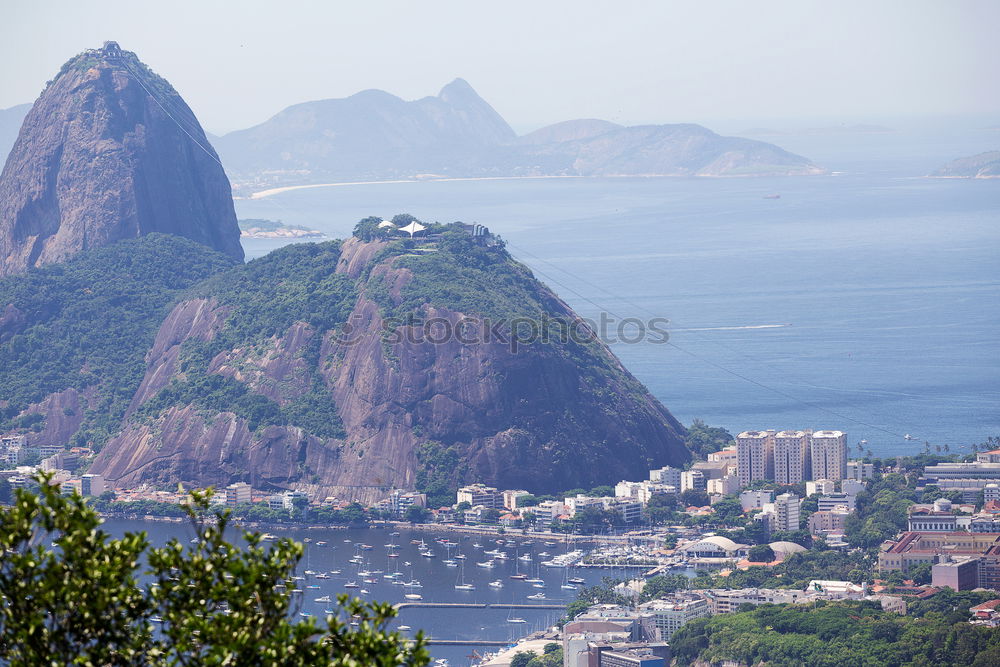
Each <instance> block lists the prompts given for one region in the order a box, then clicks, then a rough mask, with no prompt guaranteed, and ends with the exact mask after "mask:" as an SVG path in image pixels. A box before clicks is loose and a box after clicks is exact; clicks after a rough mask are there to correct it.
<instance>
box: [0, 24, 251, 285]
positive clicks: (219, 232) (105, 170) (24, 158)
mask: <svg viewBox="0 0 1000 667" xmlns="http://www.w3.org/2000/svg"><path fill="white" fill-rule="evenodd" d="M152 232H161V233H166V234H175V235H178V236H183V237H186V238H189V239H191V240H193V241H197V242H199V243H202V244H204V245H207V246H209V247H211V248H213V249H215V250H218V251H220V252H223V253H225V254H226V255H228V256H230V257H232V258H234V259H240V260H242V259H243V250H242V247H241V246H240V242H239V227H238V225H237V223H236V212H235V210H234V208H233V203H232V192H231V189H230V185H229V180H228V179H227V178H226V174H225V172H224V171H223V169H222V165H221V163H220V162H219V158H218V156H217V155H216V153H215V150H214V149H213V148H212V146H211V144H210V143H209V142H208V138H207V137H206V136H205V132H204V131H203V130H202V128H201V125H200V124H199V123H198V119H197V118H196V117H195V115H194V113H192V111H191V109H190V108H189V107H188V106H187V104H186V103H185V102H184V100H183V99H182V98H181V97H180V95H178V94H177V91H176V90H174V88H173V87H172V86H171V85H170V84H169V83H168V82H167V81H166V80H165V79H163V78H162V77H160V76H158V75H157V74H156V73H154V72H153V71H152V70H151V69H149V68H148V67H147V66H146V65H145V64H144V63H142V61H140V60H139V58H138V57H137V56H136V54H134V53H132V52H131V51H124V50H122V49H121V48H120V47H119V46H118V44H117V43H116V42H106V43H105V44H104V46H103V47H102V48H100V49H89V50H87V51H84V52H83V53H80V54H78V55H76V56H74V57H73V58H70V59H69V60H68V61H67V62H66V64H64V65H63V66H62V68H61V69H60V70H59V72H58V74H57V75H56V76H55V77H54V78H53V79H52V80H51V81H50V82H49V83H48V85H46V87H45V90H44V91H42V94H41V95H40V96H39V98H38V100H36V101H35V103H34V105H33V106H32V108H31V110H30V111H29V112H28V114H27V116H26V117H25V119H24V122H23V124H22V125H21V130H20V132H19V134H18V138H17V141H16V142H15V144H14V148H13V149H12V150H11V152H10V155H9V156H8V158H7V162H6V165H5V166H4V169H3V173H2V174H0V275H10V274H15V273H21V272H24V271H26V270H28V269H29V268H32V267H36V266H41V265H43V264H48V263H52V262H60V261H63V260H65V259H67V258H69V257H71V256H72V255H75V254H76V253H78V252H81V251H84V250H88V249H91V248H95V247H100V246H105V245H108V244H110V243H114V242H115V241H119V240H121V239H125V238H134V237H137V236H142V235H145V234H149V233H152Z"/></svg>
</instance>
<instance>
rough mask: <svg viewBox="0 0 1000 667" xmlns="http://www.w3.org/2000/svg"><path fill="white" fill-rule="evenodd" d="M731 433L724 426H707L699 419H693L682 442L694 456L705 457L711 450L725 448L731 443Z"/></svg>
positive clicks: (715, 450)
mask: <svg viewBox="0 0 1000 667" xmlns="http://www.w3.org/2000/svg"><path fill="white" fill-rule="evenodd" d="M733 441H734V440H733V434H732V433H730V432H729V431H727V430H726V429H724V428H719V427H717V426H709V425H707V424H706V423H705V422H703V421H702V420H700V419H695V420H694V422H693V423H692V424H691V426H690V428H688V432H687V437H686V438H685V439H684V444H686V445H687V446H688V449H690V450H691V451H692V452H693V453H694V454H695V456H697V457H698V458H700V459H704V458H706V457H707V456H708V455H709V454H711V453H712V452H717V451H719V450H720V449H725V448H726V447H728V446H729V445H731V444H732V443H733Z"/></svg>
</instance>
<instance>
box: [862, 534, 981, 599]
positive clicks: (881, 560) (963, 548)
mask: <svg viewBox="0 0 1000 667" xmlns="http://www.w3.org/2000/svg"><path fill="white" fill-rule="evenodd" d="M958 557H969V558H975V559H976V560H977V561H978V565H977V577H978V582H977V586H979V587H982V588H994V589H995V588H997V586H1000V533H968V532H955V533H918V532H911V531H907V532H905V533H903V534H902V536H900V538H899V539H898V540H896V541H895V542H891V543H888V544H886V545H884V546H883V547H882V551H881V552H880V553H879V556H878V567H879V571H880V572H892V571H895V570H899V571H901V572H904V573H906V572H908V571H909V570H910V568H911V567H913V566H914V565H917V564H920V563H929V564H931V565H932V566H933V565H934V564H935V563H944V562H948V561H949V560H955V559H957V558H958ZM932 571H933V570H932ZM955 576H958V575H955Z"/></svg>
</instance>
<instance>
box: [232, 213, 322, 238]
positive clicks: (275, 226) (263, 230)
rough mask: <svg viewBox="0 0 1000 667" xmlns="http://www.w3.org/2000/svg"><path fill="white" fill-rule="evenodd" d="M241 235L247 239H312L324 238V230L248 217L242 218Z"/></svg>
mask: <svg viewBox="0 0 1000 667" xmlns="http://www.w3.org/2000/svg"><path fill="white" fill-rule="evenodd" d="M239 222H240V236H241V237H242V238H245V239H311V238H323V237H324V236H325V235H324V234H323V232H320V231H316V230H315V229H308V228H306V227H302V226H301V225H286V224H284V223H283V222H281V221H280V220H266V219H263V218H247V219H245V220H240V221H239Z"/></svg>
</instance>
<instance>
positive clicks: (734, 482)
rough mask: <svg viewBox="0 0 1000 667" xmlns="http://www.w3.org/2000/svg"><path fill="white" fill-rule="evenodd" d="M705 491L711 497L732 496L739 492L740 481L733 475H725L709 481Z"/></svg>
mask: <svg viewBox="0 0 1000 667" xmlns="http://www.w3.org/2000/svg"><path fill="white" fill-rule="evenodd" d="M705 490H706V491H708V493H709V495H713V496H728V495H732V494H734V493H736V492H737V491H739V490H740V480H739V478H738V477H736V476H735V475H727V476H726V477H723V478H721V479H710V480H708V483H707V484H706V486H705Z"/></svg>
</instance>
